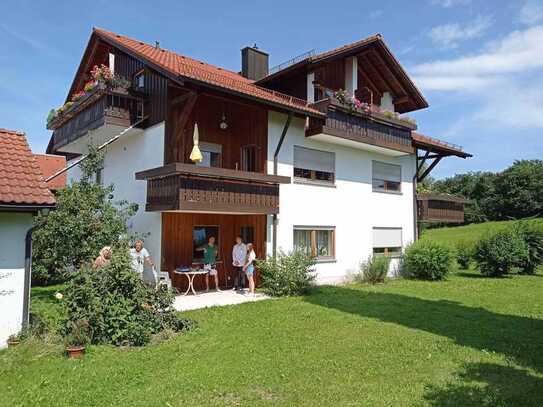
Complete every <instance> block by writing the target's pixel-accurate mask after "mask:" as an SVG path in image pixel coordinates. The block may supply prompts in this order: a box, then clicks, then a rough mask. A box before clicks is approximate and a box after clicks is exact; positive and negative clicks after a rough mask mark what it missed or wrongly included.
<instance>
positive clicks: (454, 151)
mask: <svg viewBox="0 0 543 407" xmlns="http://www.w3.org/2000/svg"><path fill="white" fill-rule="evenodd" d="M411 138H412V140H413V147H417V148H421V149H424V150H427V151H430V152H433V153H438V154H443V155H455V156H457V157H461V158H468V157H473V155H472V154H469V153H466V152H465V151H464V150H463V149H462V147H460V146H458V145H456V144H452V143H447V142H446V141H442V140H438V139H435V138H432V137H429V136H425V135H424V134H420V133H416V132H414V131H413V132H411Z"/></svg>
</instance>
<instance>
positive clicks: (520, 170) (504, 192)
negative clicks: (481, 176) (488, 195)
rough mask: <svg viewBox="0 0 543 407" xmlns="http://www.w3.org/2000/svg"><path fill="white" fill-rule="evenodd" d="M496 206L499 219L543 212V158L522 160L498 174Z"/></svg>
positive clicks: (495, 183) (523, 216)
mask: <svg viewBox="0 0 543 407" xmlns="http://www.w3.org/2000/svg"><path fill="white" fill-rule="evenodd" d="M494 189H495V193H494V195H495V196H494V198H495V202H494V209H495V211H496V214H497V217H498V218H499V219H521V218H527V217H532V216H541V215H542V214H543V161H542V160H520V161H515V162H514V164H513V165H512V166H511V167H509V168H507V169H506V170H505V171H503V172H501V173H499V174H498V176H497V177H496V180H495V182H494Z"/></svg>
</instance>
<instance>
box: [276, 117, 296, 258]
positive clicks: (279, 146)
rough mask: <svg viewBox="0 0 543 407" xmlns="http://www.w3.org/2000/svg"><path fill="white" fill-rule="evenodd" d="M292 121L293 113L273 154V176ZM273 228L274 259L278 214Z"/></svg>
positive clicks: (288, 118)
mask: <svg viewBox="0 0 543 407" xmlns="http://www.w3.org/2000/svg"><path fill="white" fill-rule="evenodd" d="M291 120H292V112H289V113H288V116H287V121H286V122H285V126H284V127H283V132H282V133H281V137H280V138H279V142H278V143H277V147H276V148H275V153H274V154H273V175H277V166H278V160H279V152H280V151H281V147H282V146H283V141H285V136H286V135H287V131H288V128H289V126H290V122H291ZM272 222H273V224H272V228H273V232H272V233H273V238H272V251H273V258H275V257H276V256H277V214H276V213H274V214H273V220H272Z"/></svg>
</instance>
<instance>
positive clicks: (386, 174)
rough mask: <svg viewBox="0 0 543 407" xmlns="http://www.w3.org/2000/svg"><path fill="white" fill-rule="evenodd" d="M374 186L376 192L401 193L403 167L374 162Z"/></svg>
mask: <svg viewBox="0 0 543 407" xmlns="http://www.w3.org/2000/svg"><path fill="white" fill-rule="evenodd" d="M372 185H373V190H374V191H379V192H396V193H398V192H401V190H402V167H401V166H399V165H394V164H386V163H382V162H379V161H373V162H372Z"/></svg>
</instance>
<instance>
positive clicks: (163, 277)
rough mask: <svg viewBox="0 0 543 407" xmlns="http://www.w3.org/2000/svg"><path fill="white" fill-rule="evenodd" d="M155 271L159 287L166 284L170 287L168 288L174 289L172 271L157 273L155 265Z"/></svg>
mask: <svg viewBox="0 0 543 407" xmlns="http://www.w3.org/2000/svg"><path fill="white" fill-rule="evenodd" d="M153 272H154V273H155V275H156V280H157V287H158V286H160V285H165V286H166V287H168V289H170V290H171V289H172V280H171V279H170V273H168V272H167V271H160V272H158V273H157V272H156V271H155V268H154V267H153Z"/></svg>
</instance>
